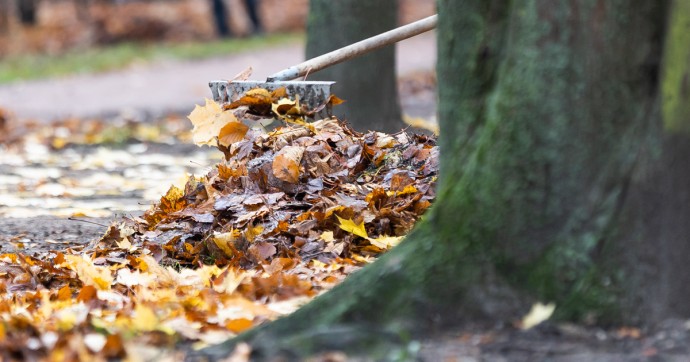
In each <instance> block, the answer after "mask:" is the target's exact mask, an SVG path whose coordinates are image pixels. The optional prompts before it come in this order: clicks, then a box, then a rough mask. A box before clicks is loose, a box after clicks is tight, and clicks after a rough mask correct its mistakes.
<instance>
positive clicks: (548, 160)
mask: <svg viewBox="0 0 690 362" xmlns="http://www.w3.org/2000/svg"><path fill="white" fill-rule="evenodd" d="M681 3H682V1H680V0H679V1H678V3H675V4H674V5H673V6H682V5H680V4H681ZM669 5H670V3H669V2H667V1H658V2H657V1H655V2H650V1H646V0H610V1H609V0H582V1H565V0H560V1H552V0H522V1H512V2H506V1H502V0H493V1H486V0H441V1H440V2H439V29H438V36H439V39H438V44H439V56H438V59H439V62H438V69H437V70H438V79H439V97H440V120H441V138H440V145H441V176H440V179H439V185H438V189H437V198H438V202H437V203H436V204H435V205H434V207H433V208H432V209H431V210H430V213H429V215H428V216H427V217H426V218H425V219H424V220H423V221H422V222H421V223H420V224H419V225H417V227H416V228H415V229H414V230H413V231H412V233H411V234H410V235H409V236H408V237H407V238H406V240H405V241H404V242H403V243H401V244H400V245H399V246H398V247H396V248H395V249H393V250H392V251H391V252H389V253H387V254H386V255H384V256H383V257H382V258H380V259H379V260H378V261H376V262H375V263H374V264H373V265H370V266H368V267H367V268H365V269H364V270H362V271H361V272H358V273H355V274H353V275H351V276H350V277H349V278H348V279H346V280H345V281H344V282H343V283H342V284H340V285H339V286H337V287H336V288H334V289H333V290H332V291H330V292H328V293H326V294H324V295H323V296H320V297H318V298H317V299H316V300H315V301H314V302H312V303H310V304H308V305H306V306H305V307H303V308H301V309H300V310H298V311H297V312H296V313H294V314H293V315H291V316H288V317H286V318H284V319H281V320H279V321H277V322H275V323H272V324H269V325H265V326H262V327H260V328H257V329H255V330H253V331H250V332H249V333H247V334H246V335H243V336H241V337H240V339H244V340H249V341H251V342H252V345H253V347H255V348H256V351H257V353H261V352H265V353H266V354H267V355H274V354H277V353H279V352H284V351H286V350H287V351H291V352H292V353H295V354H300V353H313V352H314V351H318V350H320V349H329V348H330V349H345V350H347V351H349V352H354V353H357V352H359V353H367V354H369V356H370V357H371V356H372V353H376V351H377V350H376V349H375V348H374V347H381V346H383V350H384V352H381V353H387V352H390V351H393V350H394V349H393V348H391V347H390V346H389V345H390V344H391V343H392V344H395V343H398V342H401V341H404V340H405V336H406V335H408V334H409V335H412V336H414V335H419V334H420V333H423V332H428V331H430V330H434V329H435V328H439V327H442V326H443V325H444V324H448V323H457V322H459V321H460V322H461V321H463V320H472V321H494V322H495V321H497V320H499V321H512V320H516V319H519V318H520V316H521V315H522V314H523V313H524V312H526V309H525V306H526V302H531V301H534V300H541V301H553V302H555V303H556V305H557V309H556V313H557V317H558V318H567V319H570V320H575V321H577V320H582V319H587V320H592V319H593V320H595V321H597V322H600V323H608V322H613V323H625V324H630V323H645V322H655V321H659V320H660V319H662V318H666V317H671V316H680V317H685V318H687V317H688V316H690V306H689V305H688V303H687V300H689V297H690V295H689V294H690V293H689V292H688V288H687V285H688V283H690V270H688V269H687V259H688V255H690V242H689V241H688V238H689V236H690V222H688V221H689V220H688V218H689V217H688V215H690V161H688V160H689V159H690V158H688V156H687V155H688V154H690V138H689V137H688V136H687V135H686V134H684V133H682V132H679V131H677V130H682V129H686V128H685V127H671V126H670V124H671V123H666V125H665V124H664V122H662V117H661V107H660V103H661V102H660V94H661V87H660V85H661V79H660V77H661V65H662V64H661V60H662V54H664V55H665V56H666V58H667V59H666V62H667V64H668V62H679V61H682V59H678V57H681V58H682V57H684V56H685V54H687V53H686V52H678V51H672V50H671V49H670V48H674V47H678V46H681V47H687V44H678V43H677V42H676V40H675V38H673V37H669V38H666V41H665V30H666V28H667V27H666V25H667V24H666V20H667V19H666V16H667V13H668V11H667V10H668V8H669ZM679 18H681V19H682V18H683V17H677V16H674V17H673V18H672V20H671V24H670V28H671V34H673V27H674V26H681V25H682V23H681V24H675V22H676V20H677V19H679ZM664 43H666V47H667V50H666V51H664V49H663V48H664ZM685 64H686V65H685V68H683V67H679V68H678V69H680V70H677V71H678V72H679V73H675V74H683V75H685V73H686V72H687V62H686V63H685ZM666 74H667V76H666V78H664V87H668V88H669V89H672V88H673V87H672V86H671V85H668V84H667V83H666V82H671V83H672V84H676V86H677V88H676V90H677V91H678V92H682V84H680V85H678V84H679V83H678V82H677V79H676V78H675V77H671V76H668V74H670V73H668V72H667V73H666ZM678 87H679V88H678ZM688 116H690V115H688V114H682V117H680V116H677V117H680V119H683V120H684V122H687V120H688ZM363 331H364V332H363ZM342 334H346V335H347V336H349V339H343V338H342V337H341V335H342ZM372 334H373V335H374V336H372ZM305 341H306V342H305ZM324 341H326V342H324ZM339 343H340V344H339ZM343 345H344V347H343ZM372 345H373V347H372ZM220 348H227V346H225V347H220ZM380 356H381V355H374V357H372V358H374V359H376V358H378V357H380Z"/></svg>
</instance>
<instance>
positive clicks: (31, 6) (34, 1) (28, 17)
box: [18, 0, 38, 25]
mask: <svg viewBox="0 0 690 362" xmlns="http://www.w3.org/2000/svg"><path fill="white" fill-rule="evenodd" d="M37 8H38V0H20V1H19V4H18V10H19V20H20V21H21V22H22V24H24V25H35V24H36V10H37Z"/></svg>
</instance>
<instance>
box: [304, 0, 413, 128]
mask: <svg viewBox="0 0 690 362" xmlns="http://www.w3.org/2000/svg"><path fill="white" fill-rule="evenodd" d="M396 21H397V0H379V1H370V0H339V1H330V0H311V1H310V7H309V18H308V21H307V49H306V56H307V58H308V59H309V58H312V57H316V56H319V55H321V54H325V53H328V52H330V51H332V50H335V49H338V48H341V47H344V46H347V45H350V44H353V43H355V42H358V41H360V40H363V39H366V38H368V37H371V36H374V35H377V34H380V33H383V32H385V31H388V30H391V29H393V28H395V27H396V24H397V23H396ZM308 79H310V80H332V81H336V82H337V83H336V85H335V86H334V87H333V92H334V93H335V94H336V95H337V96H338V97H340V98H342V99H344V100H346V102H345V103H343V104H341V105H339V106H337V107H334V109H333V111H334V113H335V114H336V115H337V116H339V117H340V118H341V119H345V120H347V121H348V122H349V123H350V124H351V125H352V126H353V127H354V128H355V129H357V130H359V131H366V130H377V131H388V132H397V131H400V129H402V128H404V127H405V124H404V123H402V120H401V119H402V118H401V116H400V104H399V102H398V91H397V81H396V72H395V47H394V46H392V45H390V46H387V47H384V48H381V49H378V50H375V51H374V52H372V53H369V54H366V55H363V56H360V57H357V58H354V59H351V60H348V61H346V62H344V63H340V64H337V65H334V66H331V67H328V68H326V69H324V70H321V71H319V72H318V73H314V74H312V75H309V76H308Z"/></svg>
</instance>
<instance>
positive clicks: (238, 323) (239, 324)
mask: <svg viewBox="0 0 690 362" xmlns="http://www.w3.org/2000/svg"><path fill="white" fill-rule="evenodd" d="M253 325H254V323H252V321H251V320H249V319H246V318H239V319H233V320H231V321H229V322H228V323H226V324H225V328H227V329H229V330H231V331H232V332H234V333H240V332H243V331H246V330H247V329H249V328H251V327H252V326H253Z"/></svg>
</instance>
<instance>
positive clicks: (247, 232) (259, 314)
mask: <svg viewBox="0 0 690 362" xmlns="http://www.w3.org/2000/svg"><path fill="white" fill-rule="evenodd" d="M329 101H330V102H331V103H337V99H335V98H332V99H330V100H329ZM314 114H316V112H314V110H306V109H304V108H303V107H302V106H301V105H300V102H299V100H297V99H294V100H293V99H289V98H288V97H287V96H286V95H285V93H284V92H283V91H281V90H278V91H274V92H268V91H266V90H263V89H257V90H252V91H250V92H248V93H247V94H246V95H244V96H243V97H241V98H240V99H238V100H236V101H235V102H232V103H231V104H226V105H219V104H216V103H214V102H212V101H207V103H206V105H205V106H203V107H200V106H197V108H196V109H195V110H194V111H193V112H192V114H190V120H191V121H192V123H193V124H194V127H195V128H194V130H193V137H194V141H195V142H196V143H197V144H200V145H204V144H206V145H214V146H217V147H218V148H219V149H220V150H221V151H222V152H223V154H224V155H225V159H224V161H223V162H220V163H218V164H217V165H215V167H213V169H212V170H211V171H210V172H208V174H206V175H205V176H202V177H190V178H189V180H188V181H187V183H186V186H185V187H184V188H183V189H182V188H176V187H171V188H170V190H169V191H168V192H167V194H166V195H165V196H163V197H162V198H161V200H160V203H158V204H157V205H155V206H154V207H152V208H151V209H150V210H149V211H147V212H146V213H145V214H144V215H143V216H142V217H140V218H133V219H128V220H125V221H124V222H122V223H119V224H117V225H113V226H111V227H110V228H109V229H108V230H107V232H106V233H105V235H104V236H103V237H102V238H101V240H99V241H97V242H95V243H93V244H91V245H89V246H87V247H85V248H83V249H70V250H63V251H59V252H58V251H56V252H53V253H49V254H48V255H47V256H43V257H40V258H38V257H32V256H28V255H20V254H4V255H0V292H2V294H1V296H0V356H2V357H0V358H3V359H14V358H16V359H36V358H45V357H49V358H50V359H56V360H68V359H70V360H71V359H79V360H81V359H86V358H88V359H108V358H123V357H127V358H129V359H137V358H141V359H150V358H153V357H160V353H162V352H161V351H163V350H164V349H162V348H165V347H170V346H173V345H174V344H175V343H177V342H180V341H183V342H189V343H192V344H193V345H192V347H201V346H205V345H208V344H213V343H217V342H220V341H222V340H225V339H227V338H229V337H231V336H233V335H234V334H236V333H238V332H241V331H243V330H246V329H248V328H250V327H252V326H255V325H257V324H259V323H262V322H265V321H267V320H271V319H274V318H276V317H278V316H280V315H282V314H285V313H289V312H291V311H293V310H294V309H295V308H297V307H298V306H300V305H301V304H303V303H304V302H306V301H308V300H310V299H311V298H313V297H314V296H315V295H317V294H318V293H321V292H323V291H324V290H327V289H328V288H330V287H332V286H333V285H335V284H337V283H338V282H339V281H341V280H342V279H343V278H344V277H345V276H346V275H348V274H349V273H351V272H353V271H355V270H357V269H358V268H360V267H361V266H363V265H364V264H366V263H368V262H371V261H373V260H374V259H375V257H376V256H377V255H379V254H380V253H382V252H384V251H386V250H387V249H389V248H390V247H393V246H394V245H396V244H397V243H398V242H400V240H401V239H402V237H403V236H404V235H405V234H406V233H407V232H409V231H410V229H411V228H412V226H413V225H414V223H415V221H416V220H417V219H418V218H419V217H420V216H421V215H422V213H423V212H424V211H425V210H426V209H427V208H428V207H429V206H430V204H431V202H432V201H433V198H434V190H433V184H434V182H435V180H436V175H437V172H438V148H437V146H436V145H435V141H434V139H432V138H429V137H426V136H410V135H408V134H406V133H404V132H401V133H398V134H395V135H388V134H383V133H379V132H369V133H366V134H361V133H358V132H355V131H354V130H352V129H350V128H349V127H348V126H347V125H345V124H343V123H342V122H340V121H338V120H337V119H335V118H326V119H321V120H317V121H314V122H308V116H310V115H314ZM271 119H273V120H274V121H275V123H278V124H282V126H280V127H278V128H276V129H274V130H272V131H266V130H264V129H263V127H262V126H261V125H262V124H265V123H267V122H265V121H266V120H271ZM169 357H171V358H175V356H174V355H171V356H169Z"/></svg>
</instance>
